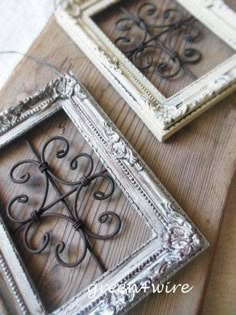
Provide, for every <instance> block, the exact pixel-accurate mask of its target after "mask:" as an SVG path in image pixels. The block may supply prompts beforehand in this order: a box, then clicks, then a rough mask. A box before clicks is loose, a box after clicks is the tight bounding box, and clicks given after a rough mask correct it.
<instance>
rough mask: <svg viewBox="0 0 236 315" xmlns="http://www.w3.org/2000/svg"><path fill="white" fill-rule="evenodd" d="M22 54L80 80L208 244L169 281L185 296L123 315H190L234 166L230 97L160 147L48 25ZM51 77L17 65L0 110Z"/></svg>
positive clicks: (150, 301)
mask: <svg viewBox="0 0 236 315" xmlns="http://www.w3.org/2000/svg"><path fill="white" fill-rule="evenodd" d="M29 54H30V55H34V56H37V57H40V58H45V59H46V60H47V62H49V63H52V64H55V65H56V66H57V67H58V68H60V69H61V71H68V70H70V69H72V70H73V72H74V73H75V74H76V75H77V76H78V77H80V79H81V81H82V82H83V83H84V84H85V86H86V87H87V88H88V90H89V91H90V92H91V93H92V94H93V96H94V97H95V99H96V100H97V101H98V102H99V103H100V104H101V106H102V108H103V109H104V110H105V111H106V112H107V114H108V115H109V116H110V117H111V119H112V120H113V121H114V122H115V124H116V125H117V126H118V128H120V129H121V131H122V132H123V134H125V135H126V137H127V138H128V140H129V141H130V142H131V144H132V145H133V146H134V147H135V149H136V150H137V151H138V152H139V153H140V155H141V156H142V157H143V159H144V160H145V161H146V162H147V164H148V165H149V166H150V167H151V169H152V170H153V171H154V173H155V174H156V175H157V177H159V178H160V179H161V181H162V182H163V184H164V185H165V186H166V187H167V189H168V190H169V191H170V193H172V194H173V195H174V197H175V198H176V200H177V201H178V202H179V203H180V204H181V206H182V207H183V208H184V209H185V211H186V212H187V213H188V215H189V216H190V217H191V219H192V220H193V221H194V222H195V223H196V224H197V226H198V227H199V228H200V229H201V231H202V232H203V233H204V234H205V235H206V237H207V238H208V240H209V241H210V243H211V249H210V250H209V251H208V252H207V253H205V254H204V255H202V256H201V257H200V258H198V259H196V260H195V261H194V262H193V263H191V264H190V265H189V266H188V267H187V268H185V269H184V270H183V271H182V272H180V273H179V274H178V275H177V276H176V277H175V278H174V279H173V280H172V283H189V284H190V285H191V286H194V288H193V290H192V291H191V292H190V293H189V294H185V295H184V294H182V293H180V292H178V293H176V294H169V295H168V294H160V295H157V294H156V295H153V296H151V297H150V298H147V299H146V301H145V302H143V303H142V304H141V305H139V306H137V307H136V308H135V309H134V310H132V311H130V313H129V314H130V315H131V314H136V315H137V314H138V315H141V314H148V315H152V314H153V315H154V314H155V315H156V314H165V315H171V314H175V315H176V314H197V312H198V311H199V308H200V305H201V301H202V295H203V292H204V288H205V285H206V281H207V279H208V273H209V269H210V267H211V263H212V257H213V253H214V250H215V246H216V241H217V236H218V231H219V226H220V225H221V220H222V214H223V211H224V208H225V205H226V203H227V197H228V191H229V187H230V184H231V181H232V177H233V173H234V170H235V166H236V163H235V156H236V147H235V137H236V125H235V119H236V111H235V98H236V96H235V95H232V96H230V97H228V98H227V99H225V100H224V101H223V102H221V103H220V104H219V105H218V106H216V107H215V108H214V109H212V110H210V111H209V112H208V113H206V114H204V115H203V116H202V117H200V118H199V119H197V120H196V121H194V122H193V123H191V124H190V125H189V126H187V127H186V128H184V129H183V130H182V131H180V132H178V133H177V134H176V135H175V136H173V137H172V138H171V139H170V140H168V141H167V142H166V143H165V144H160V143H159V142H158V141H157V140H156V139H155V138H154V137H153V136H152V134H151V133H150V132H149V131H148V130H147V128H146V127H145V126H144V125H143V123H142V122H141V121H140V119H139V118H138V117H137V116H136V115H135V114H134V113H133V112H132V110H131V109H130V108H129V106H128V105H127V104H125V103H124V101H123V100H122V98H121V97H120V96H119V95H118V94H117V93H116V92H115V91H114V89H113V88H112V87H111V86H110V84H109V83H108V82H107V81H106V80H105V79H104V78H103V77H102V76H101V74H100V73H99V72H98V71H97V70H96V69H95V68H94V66H92V64H91V63H90V62H89V61H88V60H87V58H86V57H85V56H84V55H83V54H82V53H81V52H80V51H79V49H78V48H77V47H76V46H75V45H74V43H73V42H72V41H71V40H70V39H69V38H68V37H67V36H66V35H65V34H64V32H63V31H62V30H61V29H60V27H59V26H58V25H57V24H56V22H55V20H54V18H52V19H51V20H50V22H49V23H48V25H47V27H46V28H45V30H44V32H43V33H42V34H41V36H40V37H39V38H38V40H37V41H36V42H35V44H34V45H33V47H32V49H31V50H30V52H29ZM53 76H54V74H52V72H51V71H50V70H48V69H45V68H43V67H41V66H40V65H38V64H35V63H33V62H32V61H30V60H23V62H22V63H21V64H20V65H19V66H18V68H17V70H16V71H15V72H14V74H13V75H12V77H11V78H10V80H9V81H8V83H7V84H6V86H5V88H4V89H3V90H2V92H1V95H0V100H1V110H3V109H4V108H7V106H9V105H11V104H15V103H16V102H17V100H20V99H22V98H23V97H24V96H26V95H30V94H31V93H32V92H33V91H34V90H36V89H37V88H39V87H40V86H44V84H45V83H46V82H48V81H49V80H50V78H52V77H53Z"/></svg>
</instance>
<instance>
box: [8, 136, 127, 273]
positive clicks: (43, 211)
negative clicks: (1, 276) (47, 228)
mask: <svg viewBox="0 0 236 315" xmlns="http://www.w3.org/2000/svg"><path fill="white" fill-rule="evenodd" d="M56 142H58V143H60V147H61V149H58V150H57V152H56V154H55V155H56V156H55V158H56V159H63V158H65V157H66V156H67V155H68V153H69V151H70V144H69V142H68V141H67V140H66V138H64V137H60V136H57V137H53V138H51V139H50V140H48V141H47V142H46V143H45V144H44V146H43V148H42V151H41V154H40V155H38V153H37V152H36V150H35V149H34V148H33V146H32V145H31V144H30V143H29V142H27V143H28V146H29V148H30V149H31V151H32V152H33V154H34V156H35V159H27V160H23V161H21V162H18V163H17V164H15V165H14V166H13V167H12V169H11V170H10V178H11V181H12V182H13V183H15V184H26V183H28V182H29V181H30V179H31V177H33V176H32V175H31V174H30V171H29V172H24V173H22V172H23V169H22V168H21V166H24V165H30V166H31V167H34V168H36V170H37V171H39V173H41V174H42V176H43V177H44V181H45V185H44V196H43V199H42V201H41V203H40V205H39V207H38V208H37V209H36V210H34V211H33V212H32V213H30V214H29V215H28V217H27V218H20V217H19V216H18V215H16V213H17V205H19V204H23V205H25V206H27V205H28V204H29V202H30V198H29V196H28V195H27V194H21V195H18V196H15V197H14V198H12V200H11V201H10V202H9V203H8V207H7V215H8V218H9V219H10V220H11V221H12V222H14V223H17V224H18V227H17V228H16V230H15V231H16V232H18V231H19V230H23V243H24V246H25V248H26V249H27V250H28V251H29V252H30V253H32V254H40V253H42V252H43V251H45V249H46V248H47V247H48V245H49V243H50V241H51V238H52V237H51V234H50V233H48V232H46V233H45V234H44V235H43V239H42V243H41V245H38V247H37V248H35V247H33V246H32V244H31V242H32V239H33V236H34V228H35V227H36V225H37V224H39V223H43V221H44V220H46V219H47V218H50V217H53V218H57V219H60V220H65V221H67V222H69V223H70V224H71V225H72V227H73V228H74V229H75V231H77V232H78V233H79V235H80V238H81V240H82V244H83V245H82V246H81V252H80V255H79V257H78V259H77V260H76V261H74V262H69V261H65V259H64V258H63V256H65V255H63V253H64V252H65V248H66V243H65V242H64V241H60V242H58V243H57V244H56V246H55V249H54V251H55V257H56V259H57V261H58V263H60V264H61V265H63V266H64V267H68V268H72V267H76V266H78V265H80V264H81V263H82V261H83V260H84V258H85V256H86V254H87V252H88V251H89V252H90V254H91V255H92V256H93V258H94V259H95V261H96V263H97V264H98V266H99V268H100V269H101V271H102V272H105V271H106V268H105V267H104V265H103V263H102V262H101V260H100V258H99V257H98V255H97V254H96V253H95V251H94V250H93V248H92V246H91V243H90V239H97V240H108V239H112V238H113V237H115V236H116V235H117V234H118V233H119V232H120V230H121V219H120V217H119V215H118V214H116V213H115V212H112V211H104V212H103V213H102V214H100V216H99V217H98V223H99V224H105V223H107V224H110V225H111V229H112V232H109V233H108V234H104V235H103V234H99V233H95V232H93V231H92V230H91V229H90V228H89V227H88V226H87V225H86V224H85V222H84V221H83V220H82V219H81V216H80V214H79V207H78V205H79V204H80V203H82V201H80V200H79V199H80V197H81V192H82V191H83V190H84V189H85V188H86V187H88V186H90V185H91V183H93V182H95V181H96V180H97V179H102V180H106V181H107V184H108V186H107V190H106V192H103V191H100V190H96V191H95V192H94V193H93V198H94V199H95V200H100V201H104V200H106V199H109V198H110V197H111V196H112V195H113V193H114V191H115V183H114V181H113V179H112V177H111V176H110V175H109V174H108V173H107V171H102V172H97V173H95V172H94V162H93V159H92V157H91V156H90V155H89V154H87V153H81V154H79V155H77V156H76V157H74V158H73V159H72V160H71V162H70V169H71V170H72V171H78V170H79V166H80V165H81V163H82V162H83V160H84V161H86V162H87V164H88V166H87V170H86V172H85V173H84V174H83V176H82V177H81V178H80V179H79V180H77V181H74V182H72V181H68V180H65V179H63V178H60V177H59V176H58V175H56V174H55V172H54V171H53V169H52V167H51V166H50V163H49V162H48V161H47V157H46V153H47V151H49V150H48V147H49V145H51V146H53V149H54V147H55V144H56ZM19 174H20V175H19ZM62 185H65V186H67V187H69V188H70V190H69V191H68V192H66V193H64V192H63V191H62V190H61V186H62ZM50 187H53V189H54V191H55V192H56V194H57V198H56V200H54V201H51V202H48V195H49V188H50ZM72 195H74V201H73V206H72V207H71V205H70V204H69V202H68V197H70V196H72ZM79 201H80V203H79ZM60 203H61V204H63V206H64V208H65V209H66V211H67V214H62V213H57V212H52V211H49V210H51V209H52V207H54V206H56V205H58V204H60ZM18 212H19V210H18Z"/></svg>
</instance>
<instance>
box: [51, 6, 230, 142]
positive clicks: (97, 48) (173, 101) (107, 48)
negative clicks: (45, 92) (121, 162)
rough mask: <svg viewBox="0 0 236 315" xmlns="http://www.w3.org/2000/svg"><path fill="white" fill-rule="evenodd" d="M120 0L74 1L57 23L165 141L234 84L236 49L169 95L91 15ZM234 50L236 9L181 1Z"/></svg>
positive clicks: (223, 94) (61, 13)
mask: <svg viewBox="0 0 236 315" xmlns="http://www.w3.org/2000/svg"><path fill="white" fill-rule="evenodd" d="M119 1H121V0H88V1H83V0H71V1H69V4H67V5H66V6H64V7H60V8H59V9H58V10H57V11H56V13H55V15H56V18H57V21H58V23H59V24H60V25H61V26H62V28H63V29H64V30H65V31H66V32H67V33H68V35H69V36H70V37H71V38H72V39H73V40H74V42H75V43H76V44H77V45H78V46H79V47H80V48H81V49H82V50H83V51H84V53H85V54H86V56H88V58H89V59H90V60H91V61H92V62H93V63H94V64H95V65H96V66H97V68H98V69H99V70H100V71H101V72H102V74H103V75H104V76H105V77H106V78H107V79H108V80H109V82H111V83H112V84H113V86H114V87H115V88H116V90H117V91H118V92H119V93H120V94H121V95H122V97H123V98H124V99H125V100H126V102H127V103H128V104H129V105H130V106H131V107H132V109H133V110H134V111H135V113H136V114H137V115H138V116H139V117H140V118H141V119H142V120H143V122H144V123H145V124H146V125H147V127H148V128H149V129H150V130H151V132H152V133H153V134H154V135H155V136H156V137H157V139H158V140H160V141H164V140H165V139H167V138H168V137H170V136H171V135H172V134H174V133H175V132H177V131H178V130H179V129H181V128H182V127H184V126H185V125H186V124H188V123H189V122H190V121H192V120H193V119H195V118H196V117H198V116H199V115H200V114H202V113H203V112H205V111H206V110H208V109H209V108H211V107H212V106H213V105H215V104H216V103H217V102H218V101H220V100H222V99H223V98H225V97H226V96H227V95H229V94H230V93H231V92H232V91H234V90H235V89H236V54H233V56H231V57H230V58H229V59H228V60H225V61H224V62H223V63H221V64H220V65H218V66H217V67H215V68H214V69H213V70H211V71H209V72H208V73H207V74H206V75H204V76H202V77H200V78H199V79H198V80H196V81H194V82H193V83H192V84H190V85H188V86H187V87H186V88H184V89H182V90H181V91H179V92H178V93H176V94H175V95H173V96H171V97H169V98H166V97H164V95H163V94H161V93H160V91H158V89H157V88H156V87H155V86H154V85H153V84H152V83H151V82H150V81H149V80H148V79H147V78H146V77H145V76H144V75H143V74H142V73H141V72H140V71H139V70H138V69H137V68H136V67H135V66H134V65H133V64H132V62H131V61H130V60H129V59H128V58H127V57H126V56H125V55H124V54H123V53H122V52H121V51H120V50H119V49H118V48H117V47H116V46H115V45H114V44H113V43H112V42H111V40H110V39H109V38H108V37H107V36H106V35H105V34H104V33H103V32H102V30H101V29H100V28H99V27H98V26H97V25H96V24H95V22H94V21H93V19H92V16H94V15H95V14H97V13H99V12H102V11H103V10H105V9H106V8H107V7H109V6H111V5H112V4H114V3H118V2H119ZM177 2H178V3H179V4H181V5H182V6H183V7H184V8H185V9H186V10H187V11H189V12H190V13H191V14H192V15H193V16H195V17H196V18H197V19H198V20H200V21H201V22H202V23H203V24H204V25H205V26H206V27H207V28H208V29H210V30H211V31H212V32H213V33H215V34H216V35H217V36H218V37H219V38H221V39H222V40H223V41H224V42H225V43H226V44H228V45H229V46H230V47H231V48H232V49H233V50H236V13H235V12H234V11H233V10H231V9H230V8H229V7H228V6H227V5H226V4H225V3H224V1H222V0H199V1H189V0H177Z"/></svg>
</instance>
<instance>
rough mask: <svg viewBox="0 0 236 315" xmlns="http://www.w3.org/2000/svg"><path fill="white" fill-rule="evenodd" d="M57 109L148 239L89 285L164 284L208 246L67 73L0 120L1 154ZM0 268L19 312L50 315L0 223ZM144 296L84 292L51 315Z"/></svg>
mask: <svg viewBox="0 0 236 315" xmlns="http://www.w3.org/2000/svg"><path fill="white" fill-rule="evenodd" d="M59 110H64V111H65V112H66V114H67V115H68V116H69V118H70V119H71V120H72V122H73V123H74V124H75V126H76V127H77V128H78V130H79V131H80V133H81V134H82V135H83V136H84V138H85V139H86V140H87V142H88V144H89V145H90V146H91V147H92V149H93V150H94V151H95V152H96V154H97V155H98V157H99V158H100V160H101V161H102V162H103V164H104V166H105V167H106V169H107V170H108V171H109V173H110V174H111V176H112V177H113V178H114V180H115V182H116V183H117V185H119V187H120V188H121V190H122V191H123V193H124V194H125V195H126V197H127V198H128V200H129V201H130V203H131V204H132V205H133V207H134V209H135V211H137V212H138V213H139V214H140V215H141V217H142V219H143V220H144V222H145V223H146V224H147V225H148V226H149V227H150V230H151V232H152V238H151V239H150V240H149V241H147V242H146V243H145V244H143V245H142V246H141V248H138V249H137V250H136V252H134V253H133V254H132V255H131V256H129V257H128V258H126V259H125V260H124V261H122V262H121V263H119V265H117V266H116V267H114V268H113V269H111V270H108V271H107V272H106V273H105V274H103V275H101V276H100V277H99V278H98V279H97V280H96V281H95V282H94V284H95V283H96V284H98V285H99V284H100V285H105V286H106V287H107V284H109V286H110V287H112V288H114V287H117V286H119V285H129V284H136V285H137V286H139V285H140V284H141V283H143V282H144V281H149V283H151V284H152V283H153V284H154V283H163V282H164V281H166V280H167V279H168V278H170V277H171V276H172V275H173V274H174V273H176V272H177V271H178V270H179V269H181V268H182V267H183V266H184V265H186V264H187V263H189V262H190V261H191V260H192V259H194V258H195V257H196V256H197V255H199V254H200V253H201V252H202V251H203V250H205V249H206V248H207V247H208V242H207V241H206V240H205V238H204V237H203V236H202V234H201V233H200V232H199V231H198V230H197V228H196V227H195V226H194V224H193V223H191V222H190V220H189V219H188V217H187V216H186V215H185V214H184V212H183V210H182V209H181V208H180V206H179V205H178V204H177V203H176V202H175V201H174V199H173V198H172V197H171V196H170V194H169V193H168V192H167V191H166V189H165V188H164V187H163V186H162V184H161V183H160V182H159V181H158V179H157V178H156V177H155V176H154V174H153V173H152V172H151V170H150V169H149V168H148V167H147V165H146V164H145V162H144V161H142V159H141V158H140V157H139V156H138V154H137V153H136V152H135V151H134V149H133V148H132V147H131V146H130V144H129V143H128V142H127V141H126V139H125V138H124V137H123V136H122V135H121V133H120V132H119V131H118V130H117V128H116V127H115V125H114V124H113V123H112V122H111V121H110V119H109V118H108V117H107V116H106V114H105V113H104V112H103V111H102V110H101V108H100V106H99V105H98V104H97V103H96V102H95V100H94V99H93V98H92V97H91V95H90V94H89V93H88V92H87V90H86V89H85V88H84V87H83V86H82V85H81V84H80V82H79V81H77V80H76V78H75V77H74V76H73V75H72V74H65V75H62V76H60V77H59V78H57V79H55V80H54V81H52V82H50V83H49V84H48V85H47V86H46V87H45V88H44V89H43V90H40V91H38V92H36V93H35V95H33V96H32V97H30V98H27V99H26V100H24V101H22V102H20V103H19V104H18V105H17V106H13V107H10V108H9V109H8V110H6V111H4V112H3V113H1V114H0V148H3V147H5V146H6V145H7V144H9V143H10V142H12V141H14V140H15V139H16V138H18V137H20V136H22V135H23V134H24V133H26V132H28V131H29V130H30V129H31V128H34V127H36V126H37V125H38V124H39V123H40V122H42V121H44V120H45V119H46V118H48V117H51V116H52V115H53V114H54V113H56V112H57V111H59ZM0 269H1V270H2V271H3V274H4V275H5V278H6V281H7V283H8V285H9V288H10V289H11V290H12V293H13V296H14V297H15V300H16V302H17V304H18V306H19V309H20V310H21V312H22V314H33V315H39V314H48V312H47V311H46V309H45V308H44V306H43V303H42V301H41V299H40V296H39V295H38V293H37V290H36V288H35V287H34V285H33V284H32V281H31V279H30V277H29V275H28V272H27V270H26V269H25V266H24V264H23V262H22V261H21V258H20V256H19V254H18V252H17V249H16V248H15V245H14V244H13V242H12V240H11V236H10V235H9V233H8V231H7V228H6V226H5V223H4V222H3V220H2V219H1V218H0ZM147 294H148V292H146V293H144V292H139V293H134V292H129V293H127V292H120V291H114V290H113V291H110V290H107V291H104V292H100V293H99V294H98V295H97V296H96V297H93V298H91V297H89V296H88V288H86V289H84V290H82V291H81V292H80V293H78V294H77V295H76V296H75V297H73V298H72V299H71V300H70V301H68V302H67V303H66V304H65V305H63V306H62V307H60V308H59V309H57V310H55V311H54V312H53V313H52V314H57V315H65V314H77V315H78V314H79V315H82V314H83V315H85V314H97V315H102V314H107V313H109V314H114V315H116V314H121V313H122V314H123V313H124V312H126V311H127V310H128V309H130V308H131V307H132V306H134V305H135V304H136V303H137V302H139V301H140V300H141V299H142V298H144V297H145V296H146V295H147Z"/></svg>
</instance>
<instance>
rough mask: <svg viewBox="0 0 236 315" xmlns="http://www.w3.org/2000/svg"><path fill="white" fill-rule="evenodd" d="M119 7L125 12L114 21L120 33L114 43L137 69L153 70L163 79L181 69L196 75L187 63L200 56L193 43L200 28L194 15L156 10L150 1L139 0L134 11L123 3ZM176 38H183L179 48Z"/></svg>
mask: <svg viewBox="0 0 236 315" xmlns="http://www.w3.org/2000/svg"><path fill="white" fill-rule="evenodd" d="M121 11H122V12H123V13H124V16H123V17H122V18H120V19H119V20H118V21H116V29H117V31H119V32H121V35H120V36H119V37H118V38H117V39H116V40H115V44H116V45H117V46H118V47H119V48H120V49H121V51H122V52H123V53H124V54H125V55H126V56H127V57H128V58H129V59H130V60H131V61H132V62H133V64H134V65H135V66H136V67H137V68H138V69H140V70H141V71H148V70H152V71H154V72H156V74H157V75H158V76H159V77H161V78H164V79H171V78H176V77H177V76H178V75H179V74H181V72H182V71H184V73H185V74H187V75H188V76H189V77H191V78H192V79H193V80H195V79H196V76H195V75H194V73H193V72H192V71H191V70H190V69H189V67H188V65H193V64H197V63H199V62H200V60H201V59H202V53H201V52H200V51H199V50H198V49H197V48H195V47H193V46H192V45H193V44H195V43H196V42H197V41H198V40H199V39H200V37H201V35H202V32H201V30H200V28H199V25H198V23H197V21H196V19H195V18H194V17H193V16H187V15H186V14H185V13H184V12H183V11H182V10H181V9H179V8H170V9H166V10H164V12H163V13H162V14H159V13H158V8H157V6H156V5H155V4H153V3H150V2H147V3H143V4H141V5H140V6H139V7H138V9H137V13H136V14H133V13H131V12H129V11H128V10H127V9H125V8H124V7H121ZM157 21H160V22H159V23H158V22H157ZM179 38H181V39H183V41H184V44H183V45H181V46H183V48H180V49H179V48H178V46H179V42H180V40H179ZM178 50H179V51H178Z"/></svg>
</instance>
